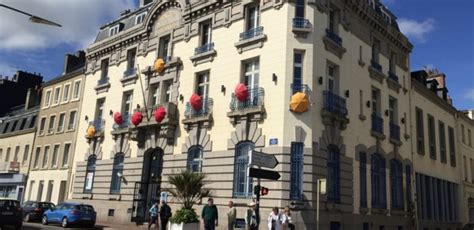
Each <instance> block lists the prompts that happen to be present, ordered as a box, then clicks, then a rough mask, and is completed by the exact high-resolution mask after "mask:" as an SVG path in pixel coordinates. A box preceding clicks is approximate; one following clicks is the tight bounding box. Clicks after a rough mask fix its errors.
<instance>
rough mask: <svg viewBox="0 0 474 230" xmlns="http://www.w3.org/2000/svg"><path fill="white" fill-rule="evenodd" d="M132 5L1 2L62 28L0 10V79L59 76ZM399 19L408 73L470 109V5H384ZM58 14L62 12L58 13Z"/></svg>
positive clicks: (437, 0) (112, 0)
mask: <svg viewBox="0 0 474 230" xmlns="http://www.w3.org/2000/svg"><path fill="white" fill-rule="evenodd" d="M136 2H137V1H136V0H68V1H60V0H0V3H3V4H6V5H10V6H14V7H17V8H20V9H24V10H25V11H28V12H31V13H33V14H36V15H38V16H43V17H45V18H48V19H50V20H53V21H57V22H59V23H61V24H62V25H63V27H62V28H54V27H46V26H40V25H34V24H31V23H28V20H27V17H25V16H22V15H18V14H15V13H12V12H9V11H6V10H5V9H2V8H0V15H2V16H1V20H0V41H1V42H0V74H1V75H8V76H11V75H12V73H13V72H14V71H15V70H16V69H23V70H27V71H29V72H40V73H41V74H42V75H43V76H45V79H46V80H48V79H51V78H52V77H55V76H58V75H59V74H61V72H62V68H63V58H64V55H65V54H66V53H70V52H75V50H77V49H84V47H86V46H87V44H90V43H91V42H92V41H93V39H94V37H95V35H96V34H97V32H98V29H99V26H100V25H102V24H104V23H106V22H108V21H110V20H112V19H113V18H116V17H117V16H118V14H119V12H120V11H121V10H123V9H126V8H135V7H136V5H137V3H136ZM383 2H384V3H385V5H387V7H388V8H389V9H390V10H392V12H393V13H394V14H395V15H396V16H397V17H398V18H399V24H400V27H401V28H402V30H403V31H404V32H405V34H406V35H407V36H408V37H409V38H410V41H411V42H412V43H413V45H414V49H413V51H412V54H411V68H412V70H417V69H422V68H423V67H424V66H428V67H434V68H437V69H438V70H439V71H442V72H444V73H446V75H447V81H448V82H447V84H448V88H449V94H450V95H451V96H452V97H453V100H454V104H455V106H456V107H457V108H458V109H468V108H474V74H473V70H472V68H473V67H474V14H473V13H472V12H474V0H383ZM57 9H61V11H59V10H57Z"/></svg>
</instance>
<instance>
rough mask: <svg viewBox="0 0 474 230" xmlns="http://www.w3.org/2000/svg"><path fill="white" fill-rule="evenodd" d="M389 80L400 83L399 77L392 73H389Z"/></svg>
mask: <svg viewBox="0 0 474 230" xmlns="http://www.w3.org/2000/svg"><path fill="white" fill-rule="evenodd" d="M388 78H389V79H391V80H393V81H395V82H397V83H398V76H397V75H396V74H395V73H393V72H392V71H389V72H388Z"/></svg>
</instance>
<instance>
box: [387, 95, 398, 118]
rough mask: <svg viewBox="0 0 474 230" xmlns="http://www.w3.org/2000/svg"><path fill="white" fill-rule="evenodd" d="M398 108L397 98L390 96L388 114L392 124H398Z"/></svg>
mask: <svg viewBox="0 0 474 230" xmlns="http://www.w3.org/2000/svg"><path fill="white" fill-rule="evenodd" d="M397 109H398V103H397V99H395V98H393V97H390V98H389V99H388V114H389V119H390V123H392V124H398V112H397Z"/></svg>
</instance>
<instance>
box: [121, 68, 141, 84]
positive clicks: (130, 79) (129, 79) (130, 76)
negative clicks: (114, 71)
mask: <svg viewBox="0 0 474 230" xmlns="http://www.w3.org/2000/svg"><path fill="white" fill-rule="evenodd" d="M137 79H138V74H137V68H128V69H127V70H125V72H123V77H122V79H120V81H121V82H122V86H126V85H129V84H135V82H137Z"/></svg>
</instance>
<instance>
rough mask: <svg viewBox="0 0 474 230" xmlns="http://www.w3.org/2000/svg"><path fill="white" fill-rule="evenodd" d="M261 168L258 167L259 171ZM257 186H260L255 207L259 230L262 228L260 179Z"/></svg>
mask: <svg viewBox="0 0 474 230" xmlns="http://www.w3.org/2000/svg"><path fill="white" fill-rule="evenodd" d="M260 168H261V167H260V166H258V169H260ZM257 186H258V193H257V194H256V195H257V204H256V206H255V216H256V218H257V229H259V227H260V191H261V187H260V178H258V179H257Z"/></svg>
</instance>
